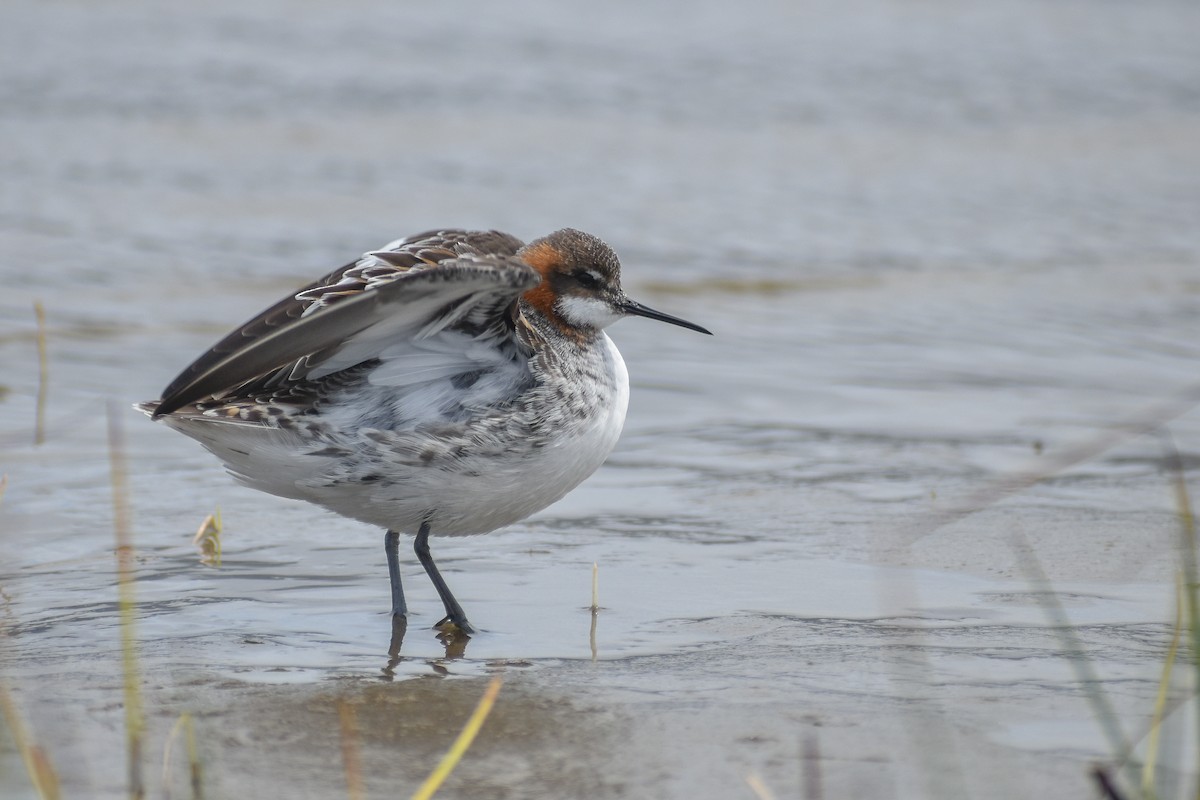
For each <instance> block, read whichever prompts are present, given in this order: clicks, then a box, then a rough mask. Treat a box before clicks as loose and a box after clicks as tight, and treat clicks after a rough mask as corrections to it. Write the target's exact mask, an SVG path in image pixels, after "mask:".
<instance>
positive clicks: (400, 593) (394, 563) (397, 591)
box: [383, 531, 408, 617]
mask: <svg viewBox="0 0 1200 800" xmlns="http://www.w3.org/2000/svg"><path fill="white" fill-rule="evenodd" d="M399 547H400V532H399V531H388V532H387V533H385V534H384V535H383V551H384V552H385V553H387V562H388V577H390V578H391V579H392V616H393V617H407V616H408V604H407V603H405V602H404V586H403V585H402V584H401V583H400V556H399V552H398V551H399Z"/></svg>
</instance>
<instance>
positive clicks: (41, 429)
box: [33, 300, 50, 444]
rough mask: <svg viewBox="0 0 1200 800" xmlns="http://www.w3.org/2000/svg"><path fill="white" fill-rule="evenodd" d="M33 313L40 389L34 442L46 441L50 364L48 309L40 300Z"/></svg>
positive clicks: (36, 302) (37, 301)
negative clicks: (47, 325)
mask: <svg viewBox="0 0 1200 800" xmlns="http://www.w3.org/2000/svg"><path fill="white" fill-rule="evenodd" d="M33 315H34V317H35V318H36V319H37V351H38V391H37V417H36V421H35V423H34V426H33V443H34V444H41V443H42V442H44V441H46V395H47V394H48V392H49V389H50V365H49V358H48V356H47V355H46V309H45V307H44V306H43V305H42V302H41V301H40V300H35V301H34V303H33Z"/></svg>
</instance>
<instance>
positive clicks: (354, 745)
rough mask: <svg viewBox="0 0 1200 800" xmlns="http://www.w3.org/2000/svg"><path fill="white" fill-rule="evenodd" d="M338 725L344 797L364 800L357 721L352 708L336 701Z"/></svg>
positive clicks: (352, 799)
mask: <svg viewBox="0 0 1200 800" xmlns="http://www.w3.org/2000/svg"><path fill="white" fill-rule="evenodd" d="M337 705H338V723H339V724H340V726H341V731H342V769H343V770H344V771H345V773H346V796H347V797H349V798H350V800H364V799H365V798H366V796H367V792H366V789H365V788H364V786H363V772H362V761H361V759H360V758H359V756H358V719H357V716H356V713H355V711H354V706H353V705H351V704H350V703H348V702H346V701H345V700H338V704H337Z"/></svg>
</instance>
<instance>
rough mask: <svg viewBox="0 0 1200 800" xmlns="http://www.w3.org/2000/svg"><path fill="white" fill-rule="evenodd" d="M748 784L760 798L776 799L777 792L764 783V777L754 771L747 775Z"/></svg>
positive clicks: (759, 799) (760, 799)
mask: <svg viewBox="0 0 1200 800" xmlns="http://www.w3.org/2000/svg"><path fill="white" fill-rule="evenodd" d="M746 785H747V786H749V787H750V789H751V791H753V792H754V796H755V797H757V798H758V800H775V793H774V792H772V791H771V789H770V788H769V787H768V786H767V785H766V784H765V783H763V780H762V778H760V777H758V776H757V775H755V774H754V773H753V772H752V773H750V774H749V775H747V776H746Z"/></svg>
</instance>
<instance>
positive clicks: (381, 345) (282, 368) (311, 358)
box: [154, 231, 540, 416]
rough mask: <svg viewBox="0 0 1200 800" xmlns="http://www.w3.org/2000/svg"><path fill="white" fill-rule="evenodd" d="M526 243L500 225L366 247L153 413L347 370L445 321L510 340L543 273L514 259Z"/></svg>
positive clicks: (266, 317)
mask: <svg viewBox="0 0 1200 800" xmlns="http://www.w3.org/2000/svg"><path fill="white" fill-rule="evenodd" d="M519 247H520V242H519V241H518V240H516V239H514V238H513V237H511V236H507V235H505V234H499V233H496V232H494V231H488V232H480V233H472V232H465V231H438V232H430V233H428V234H421V235H419V236H415V237H411V238H409V239H405V240H401V241H398V242H395V243H393V244H392V245H389V249H388V250H382V251H373V252H371V253H368V254H367V255H366V256H364V257H363V258H362V259H360V260H359V261H357V262H355V263H354V264H351V265H348V266H347V267H344V268H342V269H340V270H337V271H335V272H333V273H330V274H329V275H327V276H325V277H324V278H322V279H321V280H319V281H316V282H315V283H313V284H310V285H309V286H307V287H305V288H304V289H303V290H301V292H299V293H297V294H296V295H293V296H292V297H289V298H286V299H284V300H282V301H280V302H279V303H277V304H275V305H274V306H272V307H271V308H269V309H267V310H266V311H264V312H263V313H262V314H260V315H258V316H257V317H255V318H254V319H252V320H250V321H249V322H247V323H246V324H245V325H242V326H241V327H239V328H238V329H237V330H235V331H233V332H232V333H231V334H229V336H226V337H225V338H224V339H222V340H221V341H220V342H218V343H217V344H216V345H215V346H214V347H213V348H212V349H210V350H209V351H208V352H207V353H205V354H204V355H202V356H201V357H200V358H198V359H197V360H196V361H195V362H193V363H192V364H191V365H190V366H189V367H187V368H186V369H185V370H184V371H183V372H182V373H180V375H179V376H178V377H177V378H176V379H175V380H174V381H172V382H171V384H170V385H169V386H168V387H167V388H166V389H165V390H164V391H163V398H162V400H161V401H160V402H159V403H158V405H157V407H156V408H155V409H154V416H162V415H164V414H170V413H171V412H172V411H176V410H178V409H180V408H182V407H184V406H186V405H188V404H190V403H194V402H197V401H200V400H204V399H206V398H209V397H213V396H222V395H225V394H228V393H230V392H234V393H237V394H241V393H243V391H245V390H247V388H248V387H249V386H253V385H255V384H258V385H259V386H261V387H264V388H265V387H266V386H267V385H268V384H267V383H265V382H264V379H266V378H268V377H271V378H272V380H271V382H270V385H272V386H277V385H286V384H288V383H296V382H300V381H303V380H304V379H305V378H306V377H307V376H308V375H309V374H311V373H316V374H317V375H326V374H329V373H331V372H334V371H337V370H340V369H346V368H349V367H351V366H354V365H355V364H357V363H361V362H362V361H365V360H368V359H370V358H374V357H376V356H378V355H379V353H380V352H382V351H383V350H384V349H385V348H386V347H388V346H389V344H391V343H393V342H395V341H396V340H397V339H398V338H403V337H405V336H408V337H417V338H419V337H421V336H429V335H433V334H434V333H436V332H437V331H439V330H441V329H442V328H443V327H445V325H447V324H456V325H467V329H468V330H469V331H470V332H471V333H472V334H473V335H474V336H477V337H494V336H508V337H511V336H512V329H513V328H512V324H513V314H514V305H515V303H516V301H517V299H518V298H519V297H520V295H521V294H522V293H523V292H525V291H527V290H528V289H530V288H532V287H533V286H536V285H537V283H538V281H539V280H540V278H539V276H538V274H537V272H536V271H535V270H534V269H532V268H531V267H529V266H528V265H526V264H525V263H523V262H522V261H520V260H519V259H517V258H514V257H513V254H515V252H516V251H517V249H519ZM489 251H490V252H489ZM275 373H280V376H281V377H274V376H275ZM282 376H286V377H282Z"/></svg>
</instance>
